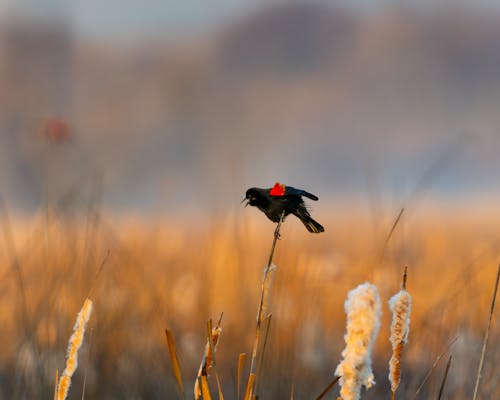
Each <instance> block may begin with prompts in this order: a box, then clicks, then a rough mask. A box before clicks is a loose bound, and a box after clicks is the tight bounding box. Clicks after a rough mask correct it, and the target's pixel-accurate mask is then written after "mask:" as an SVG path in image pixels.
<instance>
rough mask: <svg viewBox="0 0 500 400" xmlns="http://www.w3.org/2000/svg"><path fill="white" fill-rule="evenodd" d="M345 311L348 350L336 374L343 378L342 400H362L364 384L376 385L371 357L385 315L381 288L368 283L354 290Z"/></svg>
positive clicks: (341, 381)
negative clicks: (382, 306) (381, 301)
mask: <svg viewBox="0 0 500 400" xmlns="http://www.w3.org/2000/svg"><path fill="white" fill-rule="evenodd" d="M345 311H346V314H347V333H346V335H345V336H344V339H345V342H346V347H345V349H344V351H343V352H342V357H343V360H342V361H341V362H340V364H339V365H338V366H337V369H336V370H335V373H336V374H337V375H339V376H340V377H341V378H340V386H341V389H340V396H341V397H342V399H343V400H358V399H359V395H360V391H361V386H362V385H364V386H365V387H366V388H369V387H371V386H372V385H373V384H375V380H374V377H373V372H372V368H371V358H370V355H371V352H372V349H373V345H374V343H375V340H376V338H377V335H378V331H379V328H380V317H381V314H382V311H381V305H380V297H379V294H378V290H377V287H376V286H375V285H372V284H371V283H368V282H367V283H364V284H362V285H359V286H358V287H357V288H355V289H353V290H351V291H350V292H349V294H348V296H347V300H346V302H345Z"/></svg>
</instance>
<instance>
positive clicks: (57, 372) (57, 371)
mask: <svg viewBox="0 0 500 400" xmlns="http://www.w3.org/2000/svg"><path fill="white" fill-rule="evenodd" d="M58 383H59V369H56V382H55V384H54V400H57V384H58Z"/></svg>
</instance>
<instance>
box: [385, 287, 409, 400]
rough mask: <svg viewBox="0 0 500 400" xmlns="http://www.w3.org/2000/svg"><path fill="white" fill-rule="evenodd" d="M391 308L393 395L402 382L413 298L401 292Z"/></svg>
mask: <svg viewBox="0 0 500 400" xmlns="http://www.w3.org/2000/svg"><path fill="white" fill-rule="evenodd" d="M389 307H390V309H391V312H392V323H391V336H390V338H389V341H390V342H391V344H392V357H391V360H390V361H389V381H390V382H391V390H392V392H393V393H395V392H396V389H397V388H398V386H399V381H400V380H401V357H402V355H403V347H404V345H405V344H406V342H407V341H408V334H409V333H410V313H411V296H410V293H408V292H407V291H406V290H404V289H403V290H401V291H400V292H398V293H396V294H395V295H394V296H392V297H391V299H390V300H389Z"/></svg>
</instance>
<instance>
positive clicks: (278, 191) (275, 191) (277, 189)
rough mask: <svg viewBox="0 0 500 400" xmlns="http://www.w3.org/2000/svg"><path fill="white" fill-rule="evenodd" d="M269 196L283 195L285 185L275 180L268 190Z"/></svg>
mask: <svg viewBox="0 0 500 400" xmlns="http://www.w3.org/2000/svg"><path fill="white" fill-rule="evenodd" d="M269 194H270V195H271V196H284V195H285V185H283V184H281V183H279V182H276V183H275V184H274V186H273V188H272V189H271V190H270V191H269Z"/></svg>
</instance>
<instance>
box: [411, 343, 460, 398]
mask: <svg viewBox="0 0 500 400" xmlns="http://www.w3.org/2000/svg"><path fill="white" fill-rule="evenodd" d="M457 339H458V336H455V337H454V338H453V340H452V341H451V342H450V343H449V344H448V346H446V349H445V350H444V351H443V352H442V353H441V354H439V355H438V356H437V357H436V360H434V363H433V364H432V366H431V368H429V370H428V371H427V372H426V374H425V376H424V379H423V380H422V383H421V384H420V385H419V386H418V388H417V390H416V391H415V394H414V395H413V397H412V399H413V400H415V399H416V398H417V396H418V394H419V393H420V391H421V390H422V388H423V387H424V385H425V383H426V382H427V380H428V379H429V377H430V376H431V374H432V371H434V369H435V368H436V366H437V365H438V363H439V361H440V360H441V358H442V357H443V356H444V355H445V354H446V353H448V351H449V350H450V348H451V346H453V344H454V343H455V342H456V341H457Z"/></svg>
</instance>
